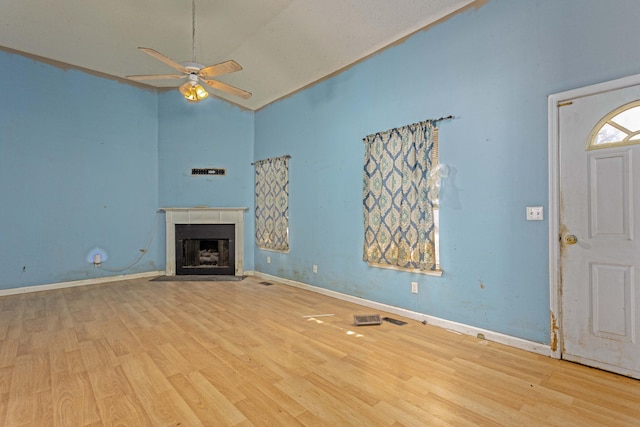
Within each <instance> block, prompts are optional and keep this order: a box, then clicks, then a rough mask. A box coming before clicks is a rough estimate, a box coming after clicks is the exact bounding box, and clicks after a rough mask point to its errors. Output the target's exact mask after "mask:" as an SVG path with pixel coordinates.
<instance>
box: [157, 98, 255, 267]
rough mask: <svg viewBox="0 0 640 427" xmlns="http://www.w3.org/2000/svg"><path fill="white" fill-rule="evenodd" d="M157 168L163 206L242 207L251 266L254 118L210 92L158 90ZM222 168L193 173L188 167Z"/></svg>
mask: <svg viewBox="0 0 640 427" xmlns="http://www.w3.org/2000/svg"><path fill="white" fill-rule="evenodd" d="M158 111H159V114H158V117H159V135H158V161H159V162H158V171H159V176H160V180H159V200H160V206H161V207H191V206H214V207H246V208H249V210H248V211H247V212H246V213H245V216H244V219H245V227H244V232H245V241H244V247H245V251H244V268H245V270H251V269H253V246H254V239H253V234H254V233H253V230H254V222H253V216H252V211H253V204H254V202H253V199H254V197H253V179H254V178H253V166H251V162H253V140H254V135H253V118H254V113H253V112H252V111H243V110H241V109H240V108H238V107H236V106H233V105H231V104H229V103H227V102H225V101H221V100H219V99H217V98H214V97H209V98H207V99H205V100H203V101H201V102H199V103H197V104H191V103H188V102H186V101H185V100H184V98H183V97H182V96H181V95H180V93H179V92H178V91H169V92H165V93H162V94H160V95H159V107H158ZM207 167H214V168H224V169H226V175H224V176H194V175H191V169H192V168H207Z"/></svg>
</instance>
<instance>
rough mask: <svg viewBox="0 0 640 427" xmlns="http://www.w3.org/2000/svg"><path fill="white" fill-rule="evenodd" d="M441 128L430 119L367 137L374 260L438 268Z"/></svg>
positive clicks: (368, 254) (368, 239) (366, 191)
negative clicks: (435, 175)
mask: <svg viewBox="0 0 640 427" xmlns="http://www.w3.org/2000/svg"><path fill="white" fill-rule="evenodd" d="M437 136H438V128H437V127H436V126H435V124H434V122H433V121H431V120H428V121H425V122H421V123H416V124H413V125H409V126H405V127H402V128H397V129H391V130H388V131H386V132H381V133H376V134H373V135H369V136H367V137H366V138H364V142H365V147H366V148H365V156H364V186H363V210H364V255H363V259H364V260H365V261H367V262H368V263H369V264H371V265H382V266H395V267H401V268H407V269H417V270H422V271H427V270H435V269H436V251H435V236H434V230H435V229H434V214H433V207H434V201H435V198H436V197H437V195H435V194H433V192H434V190H433V189H432V187H433V186H430V185H429V184H430V180H429V175H430V173H431V171H432V170H433V168H435V167H436V166H437V163H438V145H437V141H438V137H437Z"/></svg>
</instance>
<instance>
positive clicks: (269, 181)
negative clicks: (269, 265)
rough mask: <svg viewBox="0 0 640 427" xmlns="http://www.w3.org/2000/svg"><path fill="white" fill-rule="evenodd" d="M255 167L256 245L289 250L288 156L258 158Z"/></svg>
mask: <svg viewBox="0 0 640 427" xmlns="http://www.w3.org/2000/svg"><path fill="white" fill-rule="evenodd" d="M255 166H256V245H257V246H258V247H259V248H260V249H271V250H276V251H285V252H286V251H288V250H289V156H282V157H275V158H270V159H265V160H259V161H257V162H256V164H255Z"/></svg>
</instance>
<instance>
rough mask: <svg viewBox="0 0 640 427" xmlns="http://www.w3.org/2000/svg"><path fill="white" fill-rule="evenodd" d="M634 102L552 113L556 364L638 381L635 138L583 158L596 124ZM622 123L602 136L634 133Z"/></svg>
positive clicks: (614, 95) (629, 96) (573, 105)
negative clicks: (557, 242) (556, 163)
mask: <svg viewBox="0 0 640 427" xmlns="http://www.w3.org/2000/svg"><path fill="white" fill-rule="evenodd" d="M638 100H640V86H632V87H627V88H624V89H617V90H611V91H607V92H603V93H598V94H595V95H590V96H584V97H581V98H576V99H573V100H571V102H570V103H565V104H569V105H563V106H561V107H559V146H560V230H559V231H560V233H559V234H560V236H559V237H560V239H561V247H560V257H561V260H560V274H561V276H560V277H561V282H560V283H561V284H560V287H561V288H560V289H561V301H562V306H561V312H562V314H561V315H562V318H561V320H562V324H561V333H562V337H561V338H562V348H561V352H562V357H563V358H564V359H567V360H572V361H576V362H579V363H583V364H586V365H590V366H594V367H598V368H602V369H606V370H609V371H613V372H617V373H620V374H623V375H628V376H631V377H635V378H640V331H639V330H638V328H639V327H640V286H639V285H638V282H639V281H640V269H639V267H640V244H639V243H640V242H639V241H640V145H635V144H634V142H636V139H635V138H639V137H640V136H638V135H631V138H630V139H631V140H629V141H627V142H626V143H624V144H626V145H623V144H617V145H616V144H611V145H609V146H607V145H605V144H603V145H601V147H602V148H598V149H591V150H588V149H587V144H588V142H589V141H590V137H592V135H593V134H592V131H593V130H594V127H596V125H597V124H598V123H599V122H601V119H603V118H605V117H606V116H607V115H608V114H609V113H612V114H617V113H616V112H615V110H617V109H619V108H620V107H622V106H629V105H631V106H633V104H632V103H633V102H634V101H638ZM623 109H624V108H623ZM639 110H640V108H639V109H638V110H636V111H639ZM627 111H629V110H627ZM627 115H629V114H627ZM623 118H624V117H623ZM625 120H626V122H625ZM629 120H632V119H629V118H628V117H627V118H624V120H622V119H620V120H619V122H623V123H622V124H621V123H618V122H613V123H611V124H609V125H607V126H609V128H608V130H609V132H610V133H616V132H618V133H620V134H621V135H622V134H625V133H626V134H628V133H629V132H628V130H629V128H631V127H634V126H635V125H633V123H631V124H630V123H629ZM637 126H638V127H639V128H640V122H638V124H637ZM637 142H639V143H640V140H638V141H637Z"/></svg>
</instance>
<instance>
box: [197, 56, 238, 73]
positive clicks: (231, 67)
mask: <svg viewBox="0 0 640 427" xmlns="http://www.w3.org/2000/svg"><path fill="white" fill-rule="evenodd" d="M240 70H242V67H241V66H240V64H238V63H237V62H236V61H234V60H230V61H225V62H221V63H219V64H216V65H210V66H208V67H204V68H203V69H202V70H200V71H199V72H198V75H199V76H200V77H215V76H219V75H222V74H227V73H233V72H235V71H240Z"/></svg>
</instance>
